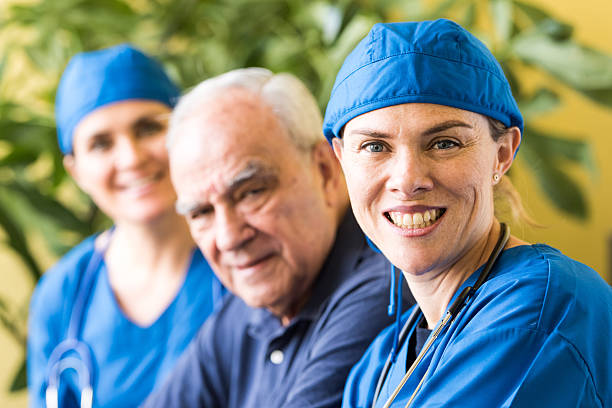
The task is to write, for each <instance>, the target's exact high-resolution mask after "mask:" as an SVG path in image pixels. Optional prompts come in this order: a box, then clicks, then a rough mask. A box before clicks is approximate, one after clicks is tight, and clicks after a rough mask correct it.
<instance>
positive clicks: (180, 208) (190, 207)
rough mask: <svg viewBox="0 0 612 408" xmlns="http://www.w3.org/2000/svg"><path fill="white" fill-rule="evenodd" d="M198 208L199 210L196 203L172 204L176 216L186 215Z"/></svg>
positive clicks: (178, 202) (179, 202) (177, 202)
mask: <svg viewBox="0 0 612 408" xmlns="http://www.w3.org/2000/svg"><path fill="white" fill-rule="evenodd" d="M198 208H200V205H199V204H198V203H184V202H181V201H179V200H176V202H175V203H174V210H175V211H176V213H177V214H178V215H187V214H189V213H191V212H193V211H195V210H197V209H198Z"/></svg>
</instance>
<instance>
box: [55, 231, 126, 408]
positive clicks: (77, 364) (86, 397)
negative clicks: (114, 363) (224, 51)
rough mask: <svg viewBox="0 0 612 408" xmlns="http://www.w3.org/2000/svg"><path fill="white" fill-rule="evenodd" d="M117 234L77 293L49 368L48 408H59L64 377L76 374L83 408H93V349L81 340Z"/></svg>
mask: <svg viewBox="0 0 612 408" xmlns="http://www.w3.org/2000/svg"><path fill="white" fill-rule="evenodd" d="M113 230H114V227H112V228H111V229H110V230H109V231H108V235H107V236H106V237H104V238H105V239H104V242H103V245H101V248H100V249H94V252H93V254H92V256H91V258H90V259H89V261H88V263H87V268H86V269H85V273H84V274H83V276H82V278H81V281H80V282H79V285H78V287H77V290H76V295H75V300H74V305H73V306H72V311H71V313H70V321H69V323H68V331H67V335H66V338H65V339H64V340H63V341H62V342H61V343H59V344H58V345H57V346H55V348H54V349H53V351H52V352H51V355H50V356H49V362H48V364H47V389H46V390H45V403H46V406H47V408H58V406H59V386H60V379H61V376H62V373H63V372H64V371H66V370H74V371H75V372H76V374H77V378H78V383H79V384H78V385H79V389H80V390H81V397H80V406H81V408H91V407H92V405H93V378H92V375H93V372H94V370H93V361H92V356H91V351H90V349H89V346H88V345H87V344H85V343H84V342H82V341H81V340H79V337H80V335H81V328H82V325H83V317H84V314H85V307H86V304H87V301H88V300H89V298H90V294H91V290H92V286H93V284H94V281H95V277H96V273H97V271H98V269H99V268H100V265H101V263H102V261H103V259H104V254H105V253H106V250H107V249H108V245H109V243H110V237H111V234H112V232H113Z"/></svg>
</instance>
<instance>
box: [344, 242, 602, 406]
mask: <svg viewBox="0 0 612 408" xmlns="http://www.w3.org/2000/svg"><path fill="white" fill-rule="evenodd" d="M480 269H482V268H480ZM480 269H479V270H478V271H476V272H475V273H474V274H473V275H472V276H471V277H470V278H469V279H468V280H467V281H466V282H465V283H464V285H463V286H462V287H461V288H460V289H459V290H457V293H460V292H461V290H462V289H463V287H465V286H467V285H473V284H474V282H475V281H476V279H477V277H478V275H479V274H480ZM455 296H457V295H455ZM453 300H454V299H453ZM453 300H451V302H450V304H452V302H453ZM410 312H411V311H408V312H407V313H406V314H404V316H403V318H404V320H407V318H408V315H409V313H410ZM412 331H414V327H413V328H412ZM611 337H612V288H611V287H610V285H608V284H607V283H606V282H605V281H603V279H602V278H601V277H600V276H599V275H598V274H597V273H596V272H595V271H594V270H592V269H591V268H589V267H587V266H585V265H583V264H581V263H579V262H576V261H574V260H572V259H570V258H568V257H566V256H564V255H563V254H561V253H560V252H559V251H558V250H556V249H554V248H551V247H549V246H547V245H531V246H529V245H524V246H518V247H514V248H510V249H508V250H505V251H504V252H503V253H502V255H501V256H500V258H499V260H498V262H497V264H496V266H495V267H494V269H493V271H492V273H491V276H490V278H489V279H488V280H487V281H486V282H485V283H484V284H483V286H482V287H481V288H480V289H479V290H478V291H477V292H476V295H475V298H474V299H473V300H472V301H471V302H470V303H469V304H468V305H467V306H466V307H465V308H464V309H463V310H462V311H461V312H460V314H459V316H458V317H457V318H456V319H455V321H454V322H453V323H452V324H451V325H450V326H449V327H448V328H447V329H444V331H443V332H442V333H441V335H440V336H439V337H438V339H437V340H436V341H435V342H434V344H433V346H432V347H431V348H430V349H429V351H428V352H427V353H426V354H425V356H424V359H423V360H422V362H421V363H420V364H419V366H418V367H417V369H416V370H415V371H414V373H413V374H412V376H411V377H410V379H409V380H408V382H407V383H406V384H405V385H404V388H403V389H402V391H401V392H400V393H399V395H398V396H397V398H396V399H395V400H394V403H393V404H392V405H391V406H392V407H404V406H405V405H406V403H407V402H408V400H409V399H410V396H411V395H412V393H413V391H414V390H415V389H416V387H417V384H418V383H419V381H420V380H421V378H423V376H426V377H425V380H424V383H423V385H422V387H421V389H420V390H419V392H418V394H417V396H416V398H415V399H414V400H413V403H412V405H411V406H413V407H439V406H449V407H508V406H512V407H610V406H612V374H611V371H612V347H611V346H612V344H611V343H610V338H611ZM393 338H394V331H393V327H390V328H387V329H385V331H383V332H382V333H381V334H380V335H379V336H378V337H377V338H376V340H375V341H374V342H373V343H372V345H371V346H370V348H369V349H368V351H367V352H366V354H365V355H364V356H363V358H362V359H361V360H360V361H359V363H357V365H355V367H353V370H352V371H351V374H350V376H349V380H348V382H347V384H346V387H345V392H344V399H343V407H370V406H371V405H372V400H373V397H374V390H375V387H376V382H377V380H378V377H379V375H380V373H381V371H382V367H383V365H384V363H385V361H386V359H387V356H388V355H389V352H390V350H391V347H392V345H393ZM407 343H408V342H407V341H406V342H405V343H404V344H403V346H402V348H401V349H400V352H399V354H398V357H397V360H396V362H395V363H394V364H393V365H392V367H391V369H390V371H389V374H388V376H387V378H386V381H385V383H384V385H383V387H382V392H381V395H380V396H379V397H378V400H377V404H376V406H377V407H382V406H383V405H384V404H385V403H386V401H387V399H388V398H389V396H390V395H391V394H392V393H393V391H394V389H395V387H396V386H397V385H398V383H399V382H400V380H401V378H402V377H403V376H404V374H405V373H406V371H407V367H409V366H410V364H411V363H412V361H407V359H408V358H407V355H408V345H407Z"/></svg>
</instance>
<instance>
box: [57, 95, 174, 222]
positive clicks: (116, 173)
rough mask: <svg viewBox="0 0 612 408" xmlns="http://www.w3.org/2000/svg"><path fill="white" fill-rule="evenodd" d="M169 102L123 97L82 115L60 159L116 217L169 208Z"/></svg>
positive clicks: (145, 216)
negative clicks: (69, 149) (69, 151)
mask: <svg viewBox="0 0 612 408" xmlns="http://www.w3.org/2000/svg"><path fill="white" fill-rule="evenodd" d="M169 113H170V108H169V107H168V106H166V105H164V104H162V103H159V102H156V101H149V100H126V101H121V102H117V103H113V104H109V105H106V106H103V107H101V108H98V109H96V110H95V111H93V112H91V113H90V114H88V115H87V116H85V117H84V118H83V119H82V120H81V122H79V124H78V125H77V127H76V128H75V131H74V139H73V146H74V154H70V155H67V156H65V158H64V164H65V166H66V169H67V170H68V171H69V172H70V174H71V175H72V177H74V179H75V180H76V182H77V183H78V185H79V186H80V187H81V188H82V189H83V190H84V191H85V192H86V193H87V194H89V195H90V196H91V198H92V199H93V201H94V202H95V203H96V204H97V205H98V207H100V208H101V209H102V211H104V212H105V213H106V214H107V215H108V216H109V217H111V218H112V219H113V221H114V222H115V223H119V222H122V221H129V222H135V223H145V222H149V221H151V220H154V219H156V218H158V217H159V216H161V215H163V214H167V213H170V212H174V201H175V200H176V194H175V192H174V189H173V187H172V184H171V183H170V172H169V169H168V152H167V150H166V146H165V135H166V124H167V117H168V115H169Z"/></svg>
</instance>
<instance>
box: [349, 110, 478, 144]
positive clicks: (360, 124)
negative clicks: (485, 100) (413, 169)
mask: <svg viewBox="0 0 612 408" xmlns="http://www.w3.org/2000/svg"><path fill="white" fill-rule="evenodd" d="M451 125H455V126H457V127H463V128H470V129H473V130H474V131H478V132H481V131H485V132H486V131H488V127H487V119H486V118H485V116H483V115H481V114H478V113H474V112H471V111H467V110H464V109H458V108H454V107H450V106H445V105H437V104H430V103H405V104H399V105H391V106H387V107H384V108H380V109H375V110H372V111H369V112H366V113H363V114H361V115H359V116H356V117H354V118H353V119H351V120H349V121H348V122H347V124H346V125H345V126H344V127H343V129H342V132H343V138H344V137H347V136H350V135H351V134H353V133H355V132H357V133H359V132H363V131H367V133H371V132H385V133H393V134H402V133H404V134H414V135H421V134H432V133H435V132H436V130H445V129H450V128H451V127H452V126H451Z"/></svg>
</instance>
